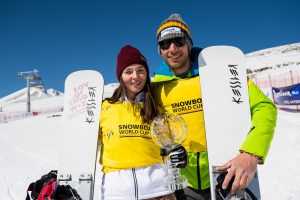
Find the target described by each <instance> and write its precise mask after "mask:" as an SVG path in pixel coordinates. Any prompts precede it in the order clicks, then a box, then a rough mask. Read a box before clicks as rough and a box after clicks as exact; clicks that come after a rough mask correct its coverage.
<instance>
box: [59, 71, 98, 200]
mask: <svg viewBox="0 0 300 200" xmlns="http://www.w3.org/2000/svg"><path fill="white" fill-rule="evenodd" d="M103 87H104V80H103V77H102V75H101V74H100V73H99V72H97V71H94V70H81V71H76V72H73V73H71V74H70V75H68V77H67V78H66V80H65V90H64V91H65V92H64V111H63V129H62V134H61V136H60V138H59V158H58V176H57V179H58V184H59V185H70V186H71V187H72V188H73V189H75V190H76V191H77V193H78V194H79V196H80V197H81V198H82V199H84V200H91V199H93V192H94V182H95V167H96V157H97V156H96V155H97V140H98V129H99V120H100V111H101V104H102V95H103Z"/></svg>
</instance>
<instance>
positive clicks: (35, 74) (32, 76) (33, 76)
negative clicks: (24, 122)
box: [18, 69, 42, 112]
mask: <svg viewBox="0 0 300 200" xmlns="http://www.w3.org/2000/svg"><path fill="white" fill-rule="evenodd" d="M18 78H19V79H21V80H26V83H27V112H30V110H31V109H30V86H33V85H36V81H41V80H42V78H41V77H40V75H39V71H38V70H37V69H34V70H33V71H27V72H19V73H18Z"/></svg>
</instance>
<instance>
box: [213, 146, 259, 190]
mask: <svg viewBox="0 0 300 200" xmlns="http://www.w3.org/2000/svg"><path fill="white" fill-rule="evenodd" d="M257 164H258V159H257V157H255V156H253V155H251V154H249V153H246V152H243V153H241V154H239V155H238V156H237V157H235V158H234V159H232V160H230V161H228V162H227V163H226V164H224V165H222V166H220V167H218V168H217V170H219V171H224V170H228V174H227V175H226V177H225V179H224V182H223V185H222V188H223V189H226V188H227V186H228V184H229V182H230V180H231V179H232V178H233V177H234V176H235V179H234V181H233V184H232V187H231V190H230V192H231V193H235V192H237V191H239V190H242V189H245V188H246V187H247V186H248V185H249V184H250V183H251V181H252V179H253V177H254V175H255V172H256V170H257Z"/></svg>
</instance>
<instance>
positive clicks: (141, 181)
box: [101, 164, 174, 200]
mask: <svg viewBox="0 0 300 200" xmlns="http://www.w3.org/2000/svg"><path fill="white" fill-rule="evenodd" d="M166 173H167V169H166V167H165V166H164V165H163V164H156V165H152V166H149V167H140V168H131V169H125V170H120V171H115V172H109V173H105V174H103V178H102V187H101V193H102V199H103V200H116V199H118V200H121V199H124V200H140V199H148V198H153V197H159V196H163V195H167V194H170V193H173V192H174V191H171V190H169V189H166V188H164V186H163V179H164V176H165V174H166Z"/></svg>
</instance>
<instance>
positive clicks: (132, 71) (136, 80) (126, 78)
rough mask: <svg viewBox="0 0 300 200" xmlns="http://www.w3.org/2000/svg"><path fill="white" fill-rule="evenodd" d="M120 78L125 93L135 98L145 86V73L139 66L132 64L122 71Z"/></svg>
mask: <svg viewBox="0 0 300 200" xmlns="http://www.w3.org/2000/svg"><path fill="white" fill-rule="evenodd" d="M121 78H122V80H123V82H124V84H125V87H126V88H127V91H128V92H130V93H131V94H132V95H133V96H136V95H137V94H138V93H139V92H140V91H141V90H142V89H143V88H144V86H145V84H146V81H147V71H146V69H145V67H144V66H143V65H141V64H132V65H129V66H128V67H126V68H125V69H124V70H123V72H122V75H121Z"/></svg>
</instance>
